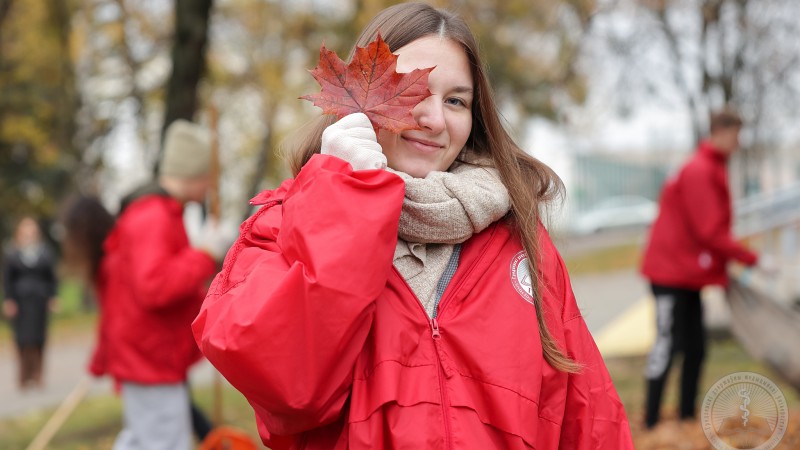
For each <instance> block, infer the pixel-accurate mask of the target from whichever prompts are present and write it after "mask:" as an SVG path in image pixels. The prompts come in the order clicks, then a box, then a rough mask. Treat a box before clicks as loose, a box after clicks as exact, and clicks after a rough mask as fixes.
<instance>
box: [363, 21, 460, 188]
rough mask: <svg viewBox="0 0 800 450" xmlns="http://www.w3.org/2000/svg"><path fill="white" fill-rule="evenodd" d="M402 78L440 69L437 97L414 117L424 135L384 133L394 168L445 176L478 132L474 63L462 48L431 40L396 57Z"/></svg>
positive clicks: (434, 78)
mask: <svg viewBox="0 0 800 450" xmlns="http://www.w3.org/2000/svg"><path fill="white" fill-rule="evenodd" d="M395 53H396V54H397V55H398V61H397V70H398V72H410V71H412V70H413V69H420V68H423V67H434V66H435V68H434V69H433V71H432V72H431V73H430V75H429V76H428V89H430V91H431V94H432V95H431V96H430V97H428V98H426V99H425V100H423V101H422V102H421V103H419V104H418V105H417V106H416V107H415V108H414V109H413V111H412V115H413V116H414V120H416V121H417V124H418V125H419V127H420V130H409V131H404V132H402V133H400V134H399V135H398V134H394V133H391V132H389V131H386V130H381V131H380V132H379V133H378V143H379V144H380V145H381V147H382V148H383V154H384V155H386V159H387V160H388V165H389V167H391V168H392V169H395V170H398V171H400V172H405V173H407V174H409V175H411V176H413V177H417V178H425V176H426V175H428V173H429V172H431V171H432V170H437V171H441V172H444V171H446V170H447V169H448V168H449V167H450V166H451V165H452V164H453V161H455V159H456V157H457V156H458V154H459V153H461V150H463V148H464V145H465V144H466V143H467V139H468V138H469V134H470V132H471V131H472V96H473V87H472V86H473V81H472V71H471V70H470V66H469V60H468V59H467V55H466V54H465V53H464V50H463V48H462V47H461V46H460V45H459V44H458V43H456V42H454V41H452V40H450V39H447V38H443V37H440V36H435V35H431V36H426V37H423V38H420V39H417V40H416V41H413V42H411V43H410V44H407V45H405V46H403V47H402V48H400V49H398V50H397V51H396V52H395Z"/></svg>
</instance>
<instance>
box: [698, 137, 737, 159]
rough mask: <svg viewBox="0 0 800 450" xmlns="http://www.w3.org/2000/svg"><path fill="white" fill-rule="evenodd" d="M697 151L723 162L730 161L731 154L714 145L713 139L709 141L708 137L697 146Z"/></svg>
mask: <svg viewBox="0 0 800 450" xmlns="http://www.w3.org/2000/svg"><path fill="white" fill-rule="evenodd" d="M697 151H698V152H699V153H700V154H701V155H703V156H705V157H707V158H709V159H712V160H714V161H719V162H722V163H724V162H726V161H728V156H729V155H727V154H725V153H723V152H721V151H720V150H718V149H717V148H716V147H714V144H712V143H711V141H709V140H708V139H704V140H702V141H700V144H699V145H698V146H697Z"/></svg>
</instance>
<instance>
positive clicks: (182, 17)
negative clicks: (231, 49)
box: [155, 0, 213, 173]
mask: <svg viewBox="0 0 800 450" xmlns="http://www.w3.org/2000/svg"><path fill="white" fill-rule="evenodd" d="M212 3H213V0H176V2H175V41H174V45H173V47H172V75H171V76H170V79H169V82H168V84H167V98H166V113H165V115H164V125H163V127H162V129H161V140H162V141H163V139H164V132H165V131H166V129H167V127H168V126H169V124H171V123H172V122H173V121H175V120H176V119H186V120H192V117H193V116H194V113H195V110H196V109H197V85H198V83H199V81H200V77H201V76H202V75H203V73H204V72H205V68H206V58H205V55H206V44H207V42H208V25H209V21H210V17H211V6H212ZM160 156H161V150H160V149H159V157H160ZM159 159H160V158H158V159H157V161H158V160H159ZM155 172H156V173H158V162H156V167H155Z"/></svg>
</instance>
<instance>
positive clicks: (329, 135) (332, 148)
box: [321, 113, 386, 170]
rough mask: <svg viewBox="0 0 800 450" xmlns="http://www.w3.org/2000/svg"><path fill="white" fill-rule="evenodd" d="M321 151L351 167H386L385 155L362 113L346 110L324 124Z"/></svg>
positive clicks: (367, 168) (356, 168) (357, 168)
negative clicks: (334, 120)
mask: <svg viewBox="0 0 800 450" xmlns="http://www.w3.org/2000/svg"><path fill="white" fill-rule="evenodd" d="M321 153H322V154H323V155H331V156H336V157H337V158H341V159H343V160H345V161H347V162H349V163H350V165H351V166H353V170H369V169H385V168H386V155H384V154H383V149H382V148H381V146H380V144H378V138H377V137H376V136H375V130H374V129H373V128H372V123H371V122H370V121H369V118H367V116H366V115H365V114H364V113H354V114H349V115H347V116H344V117H342V118H341V119H340V120H339V121H338V122H336V123H334V124H332V125H330V126H329V127H328V128H325V131H324V132H323V133H322V149H321Z"/></svg>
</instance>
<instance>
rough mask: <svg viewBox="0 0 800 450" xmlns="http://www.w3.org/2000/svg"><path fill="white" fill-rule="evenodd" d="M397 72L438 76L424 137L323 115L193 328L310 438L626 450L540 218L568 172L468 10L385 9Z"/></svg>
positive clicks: (258, 403)
mask: <svg viewBox="0 0 800 450" xmlns="http://www.w3.org/2000/svg"><path fill="white" fill-rule="evenodd" d="M378 31H380V33H381V35H382V36H383V38H384V39H385V41H386V42H387V44H388V45H389V47H390V49H391V50H392V51H393V52H394V53H395V54H397V55H398V56H399V59H398V63H397V70H398V71H399V72H408V71H411V70H413V69H417V68H427V67H433V66H435V67H436V68H435V69H434V70H433V71H432V72H431V73H430V76H429V79H428V87H429V89H430V91H431V92H432V94H433V95H432V96H430V97H428V98H426V99H425V100H423V101H422V102H421V103H419V104H418V105H417V106H416V107H415V108H414V109H413V111H412V115H413V117H414V119H415V120H416V122H417V124H418V125H419V129H418V130H409V131H404V132H402V133H400V134H393V133H390V132H388V131H386V130H380V132H378V133H377V135H376V133H375V131H374V130H373V128H372V125H371V123H370V121H369V119H368V118H367V117H366V116H365V115H364V114H360V113H359V114H351V115H349V116H346V117H344V118H342V119H341V120H338V121H335V120H334V119H332V118H330V117H321V118H320V119H319V120H318V121H317V122H316V123H315V124H314V126H312V128H311V129H310V130H306V133H305V134H304V135H303V136H302V138H303V139H301V140H299V141H298V142H297V143H296V146H294V147H293V148H292V149H290V162H291V165H292V168H293V171H294V174H295V178H294V179H291V180H287V181H285V182H284V183H283V184H282V185H281V187H280V188H278V189H276V190H272V191H265V192H263V193H261V194H260V195H258V196H257V197H256V198H255V199H253V201H252V203H253V204H256V205H263V206H262V207H261V209H259V210H258V211H257V212H256V213H255V214H254V215H253V216H252V217H251V218H250V219H249V220H248V221H247V222H246V223H245V225H244V226H243V234H242V236H241V237H240V239H239V241H238V242H237V243H236V244H235V245H234V247H233V249H232V250H231V251H230V252H229V253H228V255H227V257H226V262H225V265H224V266H223V270H222V272H221V274H220V275H218V276H217V278H216V279H215V281H214V283H213V284H212V286H211V288H210V289H209V294H208V296H207V297H206V300H205V302H204V303H203V307H202V310H201V312H200V315H199V316H198V317H197V319H196V320H195V322H194V324H193V327H194V331H195V336H196V338H197V341H198V343H199V344H200V347H201V350H202V351H203V352H204V354H205V355H206V357H207V358H208V359H209V361H211V362H212V364H214V365H215V366H216V367H217V368H218V369H219V370H220V372H222V374H223V375H225V377H226V378H227V379H228V380H229V381H230V382H231V383H232V384H233V385H234V386H235V387H236V388H237V389H239V390H240V391H241V392H242V393H244V395H245V396H246V397H247V399H248V400H249V402H250V404H251V405H252V406H253V408H254V409H255V412H256V416H257V420H258V425H259V431H260V434H261V437H262V439H263V441H264V443H265V444H266V445H267V446H268V447H270V448H272V449H275V450H278V449H289V448H305V449H391V448H396V449H401V448H403V449H498V448H503V449H530V448H536V449H538V450H555V449H594V450H600V449H611V448H613V449H615V450H627V449H631V448H633V447H632V444H631V438H630V429H629V426H628V422H627V419H626V416H625V411H624V410H623V406H622V404H621V403H620V401H619V398H618V396H617V393H616V391H615V389H614V386H613V384H612V382H611V379H610V377H609V375H608V372H607V370H606V367H605V365H604V364H603V360H602V358H601V356H600V353H599V352H598V350H597V347H596V346H595V344H594V341H593V340H592V337H591V335H590V334H589V331H588V330H587V328H586V324H585V323H584V321H583V318H582V317H581V314H580V311H579V309H578V307H577V306H576V303H575V298H574V295H573V293H572V289H571V287H570V283H569V277H568V275H567V271H566V269H565V267H564V264H563V262H562V260H561V258H560V256H559V254H558V252H557V251H556V249H555V247H554V246H553V244H552V242H551V241H550V238H549V237H548V234H547V231H546V230H545V228H544V227H543V225H542V224H541V222H540V221H539V208H540V207H541V206H542V205H544V203H545V202H547V201H548V200H549V199H551V198H552V197H553V195H555V194H556V193H557V191H558V189H560V187H561V183H560V181H559V180H558V178H557V177H556V175H555V174H554V173H553V172H552V171H551V170H550V169H549V168H548V167H547V166H545V165H543V164H542V163H541V162H539V161H537V160H536V159H534V158H532V157H530V156H529V155H527V154H526V153H525V152H524V151H522V150H521V149H520V148H519V146H517V145H516V144H515V142H514V141H513V140H512V138H511V137H510V136H509V135H508V134H507V133H506V131H505V130H504V129H503V126H502V125H501V121H500V115H499V113H498V110H497V107H496V105H495V103H494V100H493V97H492V91H491V88H490V86H489V82H488V79H487V77H486V71H485V70H486V69H485V68H484V66H483V64H482V63H481V60H480V58H479V56H478V52H477V43H476V42H475V39H474V37H473V35H472V33H471V32H470V30H469V28H468V27H467V25H466V24H465V23H464V21H463V20H462V19H461V18H459V17H458V16H456V15H454V14H452V13H450V12H447V11H445V10H439V9H435V8H433V7H430V6H427V5H424V4H420V3H405V4H400V5H397V6H393V7H390V8H388V9H386V10H384V11H382V12H380V13H379V14H378V15H377V16H376V17H375V18H374V19H373V20H372V22H371V23H370V24H369V25H367V27H366V29H365V30H364V31H363V33H362V34H361V37H360V38H359V39H358V41H357V45H358V46H361V47H363V46H365V45H366V44H367V43H369V42H370V41H372V40H373V39H375V37H376V35H377V33H378Z"/></svg>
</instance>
